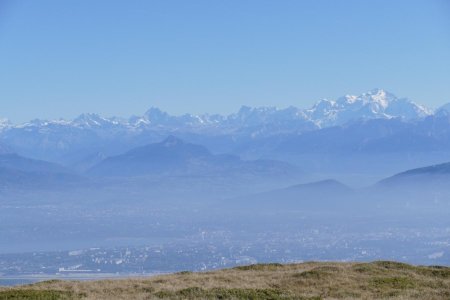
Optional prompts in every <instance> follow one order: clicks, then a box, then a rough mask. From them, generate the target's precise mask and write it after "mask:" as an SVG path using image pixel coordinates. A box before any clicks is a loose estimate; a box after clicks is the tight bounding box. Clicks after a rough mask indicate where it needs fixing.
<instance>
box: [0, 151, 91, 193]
mask: <svg viewBox="0 0 450 300" xmlns="http://www.w3.org/2000/svg"><path fill="white" fill-rule="evenodd" d="M83 180H84V179H82V178H81V177H79V176H78V175H75V174H74V173H72V172H71V171H70V170H68V169H66V168H64V167H62V166H59V165H57V164H54V163H50V162H46V161H41V160H34V159H30V158H25V157H22V156H20V155H17V154H1V155H0V189H2V188H3V189H4V188H21V189H23V188H30V187H34V188H45V187H58V186H63V185H67V184H73V183H78V182H81V181H83Z"/></svg>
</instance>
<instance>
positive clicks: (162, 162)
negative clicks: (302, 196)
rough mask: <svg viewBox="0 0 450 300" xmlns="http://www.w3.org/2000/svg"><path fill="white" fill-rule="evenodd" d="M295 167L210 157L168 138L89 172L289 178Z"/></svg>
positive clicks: (205, 151) (202, 150) (198, 148)
mask: <svg viewBox="0 0 450 300" xmlns="http://www.w3.org/2000/svg"><path fill="white" fill-rule="evenodd" d="M297 172H298V170H297V168H295V167H293V166H291V165H289V164H287V163H283V162H277V161H270V160H255V161H244V160H241V159H240V158H239V157H238V156H234V155H214V154H212V153H211V152H210V151H209V150H208V149H207V148H206V147H203V146H201V145H197V144H192V143H188V142H185V141H183V140H181V139H179V138H176V137H174V136H169V137H168V138H166V139H165V140H163V141H162V142H159V143H153V144H148V145H146V146H142V147H137V148H134V149H132V150H130V151H128V152H126V153H124V154H121V155H117V156H112V157H109V158H106V159H105V160H103V161H102V162H100V163H99V164H97V165H95V166H94V167H93V168H91V169H90V170H89V172H88V173H89V174H91V175H95V176H117V177H126V176H129V177H134V176H145V175H154V176H165V175H169V176H174V175H197V176H208V175H231V174H235V175H245V174H254V175H262V176H280V175H293V174H296V173H297Z"/></svg>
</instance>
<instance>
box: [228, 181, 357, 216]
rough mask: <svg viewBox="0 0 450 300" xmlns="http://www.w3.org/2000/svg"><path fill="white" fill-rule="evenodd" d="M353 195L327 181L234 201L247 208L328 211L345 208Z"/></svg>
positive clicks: (349, 191)
mask: <svg viewBox="0 0 450 300" xmlns="http://www.w3.org/2000/svg"><path fill="white" fill-rule="evenodd" d="M353 194H354V190H353V189H352V188H350V187H348V186H346V185H345V184H343V183H340V182H339V181H336V180H333V179H328V180H322V181H317V182H311V183H304V184H297V185H293V186H290V187H287V188H283V189H276V190H272V191H268V192H264V193H258V194H253V195H248V196H244V197H240V198H239V199H238V200H235V201H239V203H241V204H242V203H246V204H247V205H248V206H249V207H252V206H255V205H257V206H258V207H266V208H269V209H281V210H285V209H306V210H308V209H313V210H315V209H320V210H329V209H337V208H338V209H341V208H345V207H346V206H347V205H348V204H349V200H350V199H351V197H352V195H353Z"/></svg>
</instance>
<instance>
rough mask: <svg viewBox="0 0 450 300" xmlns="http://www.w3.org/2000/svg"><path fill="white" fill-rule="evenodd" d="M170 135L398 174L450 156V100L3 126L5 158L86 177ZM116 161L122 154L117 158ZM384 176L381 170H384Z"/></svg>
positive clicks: (0, 147)
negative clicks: (56, 165)
mask: <svg viewBox="0 0 450 300" xmlns="http://www.w3.org/2000/svg"><path fill="white" fill-rule="evenodd" d="M169 135H174V136H176V137H178V138H180V139H182V140H184V141H186V142H189V143H192V144H199V145H202V146H205V147H207V148H208V149H209V150H210V151H211V153H212V154H227V155H228V154H231V155H234V156H239V157H241V158H243V159H245V160H258V159H266V160H282V161H285V162H287V163H290V164H296V165H297V166H299V167H300V168H302V169H304V170H306V171H308V172H309V171H311V172H342V171H343V170H344V169H348V171H349V172H360V171H361V170H367V171H368V172H371V173H373V172H374V171H375V169H379V171H380V174H381V175H383V176H384V175H387V174H392V173H395V172H398V171H401V170H404V169H410V168H414V167H418V166H420V165H427V164H434V163H438V162H440V161H446V160H450V104H448V105H444V106H442V107H440V108H439V109H437V110H435V111H433V110H431V109H429V108H426V107H424V106H422V105H419V104H416V103H415V102H413V101H410V100H408V99H406V98H398V97H396V96H395V95H394V94H392V93H389V92H387V91H385V90H382V89H374V90H372V91H369V92H366V93H363V94H361V95H359V96H353V95H346V96H343V97H340V98H338V99H336V100H326V99H325V100H320V101H318V102H317V103H316V104H315V105H313V106H312V107H310V108H306V109H302V108H296V107H288V108H284V109H278V108H275V107H259V108H251V107H247V106H243V107H242V108H241V109H240V110H239V111H238V112H237V113H234V114H230V115H228V116H223V115H218V114H216V115H210V114H204V115H192V114H185V115H181V116H172V115H169V114H168V113H166V112H163V111H161V110H159V109H158V108H151V109H149V110H148V111H147V112H146V113H145V114H143V115H142V116H132V117H130V118H128V119H125V118H118V117H111V118H105V117H102V116H99V115H97V114H82V115H80V116H79V117H77V118H75V119H74V120H52V121H47V120H33V121H30V122H27V123H23V124H12V123H10V122H8V121H7V120H2V121H1V122H0V153H17V154H19V155H22V156H25V157H30V158H33V159H38V160H46V161H51V162H56V163H60V164H63V165H65V166H68V167H71V168H73V169H76V170H79V171H85V170H88V169H90V168H91V167H93V166H94V165H96V164H97V163H99V162H101V161H102V160H103V159H104V158H106V157H115V156H120V155H123V153H125V152H127V151H131V150H132V149H134V148H138V147H144V146H145V145H148V144H151V143H159V142H160V141H162V140H163V139H165V138H166V137H167V136H169ZM117 159H118V158H117ZM377 172H378V171H377Z"/></svg>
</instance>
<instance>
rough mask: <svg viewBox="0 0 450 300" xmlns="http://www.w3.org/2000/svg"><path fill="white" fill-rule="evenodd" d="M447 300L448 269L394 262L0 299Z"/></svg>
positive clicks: (53, 284) (17, 291) (67, 286)
mask: <svg viewBox="0 0 450 300" xmlns="http://www.w3.org/2000/svg"><path fill="white" fill-rule="evenodd" d="M361 298H362V299H386V298H389V299H450V268H448V267H438V266H436V267H421V266H411V265H407V264H402V263H396V262H387V261H379V262H373V263H331V262H330V263H328V262H321V263H317V262H311V263H302V264H290V265H280V264H260V265H251V266H243V267H237V268H233V269H227V270H220V271H214V272H206V273H191V272H181V273H177V274H172V275H163V276H156V277H151V278H143V279H123V280H101V281H88V282H86V281H85V282H79V281H54V280H53V281H47V282H41V283H37V284H33V285H27V286H22V287H15V288H3V289H0V299H2V300H3V299H127V300H131V299H361Z"/></svg>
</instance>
